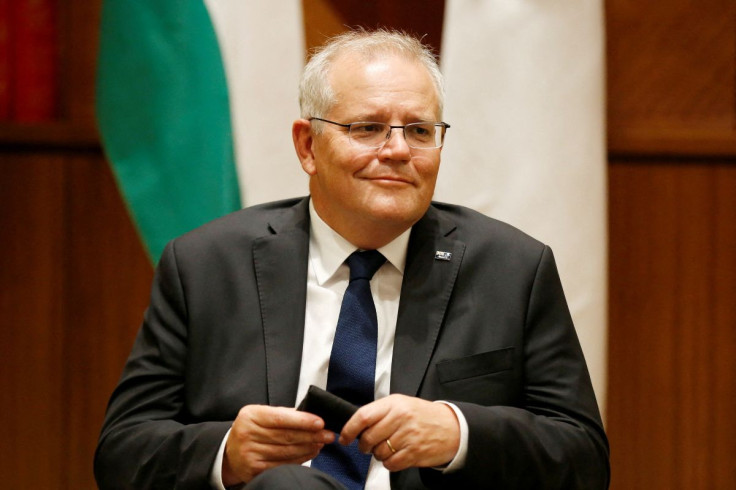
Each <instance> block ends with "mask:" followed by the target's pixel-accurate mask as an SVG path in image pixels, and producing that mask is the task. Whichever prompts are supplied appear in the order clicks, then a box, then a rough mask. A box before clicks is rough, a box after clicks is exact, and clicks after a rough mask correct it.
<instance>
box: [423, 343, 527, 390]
mask: <svg viewBox="0 0 736 490" xmlns="http://www.w3.org/2000/svg"><path fill="white" fill-rule="evenodd" d="M513 362H514V348H513V347H506V348H504V349H498V350H492V351H489V352H483V353H481V354H474V355H472V356H468V357H460V358H458V359H447V360H444V361H440V362H438V363H437V374H438V376H439V380H440V383H443V384H444V383H450V382H452V381H458V380H461V379H468V378H474V377H477V376H484V375H487V374H493V373H498V372H501V371H507V370H509V369H511V368H512V367H513Z"/></svg>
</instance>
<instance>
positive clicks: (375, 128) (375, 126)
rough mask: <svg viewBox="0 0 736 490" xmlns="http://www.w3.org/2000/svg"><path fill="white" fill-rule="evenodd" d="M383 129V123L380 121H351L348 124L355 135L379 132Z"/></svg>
mask: <svg viewBox="0 0 736 490" xmlns="http://www.w3.org/2000/svg"><path fill="white" fill-rule="evenodd" d="M384 131H385V124H381V123H372V122H367V123H353V124H352V125H351V126H350V132H351V133H353V134H355V135H364V136H368V135H374V134H381V133H383V132H384Z"/></svg>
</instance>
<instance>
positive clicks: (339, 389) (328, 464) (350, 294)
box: [312, 250, 386, 490]
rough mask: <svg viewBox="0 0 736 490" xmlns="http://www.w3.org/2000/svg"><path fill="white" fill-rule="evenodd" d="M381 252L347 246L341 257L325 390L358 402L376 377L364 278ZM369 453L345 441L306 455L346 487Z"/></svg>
mask: <svg viewBox="0 0 736 490" xmlns="http://www.w3.org/2000/svg"><path fill="white" fill-rule="evenodd" d="M385 261H386V258H385V257H384V256H383V255H381V253H380V252H378V251H377V250H368V251H365V252H353V253H352V254H351V255H350V257H348V258H347V263H348V266H349V267H350V283H349V284H348V287H347V289H346V290H345V296H343V299H342V306H341V307H340V317H339V318H338V320H337V329H336V330H335V340H334V341H333V343H332V352H331V353H330V366H329V369H328V371H327V391H329V392H330V393H334V394H335V395H337V396H339V397H341V398H344V399H345V400H347V401H349V402H351V403H353V404H355V405H358V406H362V405H365V404H366V403H370V402H372V401H373V398H374V393H375V377H376V345H377V339H378V320H377V319H376V305H375V304H374V303H373V296H371V285H370V280H371V278H372V277H373V274H375V273H376V271H377V270H378V269H379V268H380V267H381V265H383V263H384V262H385ZM370 462H371V455H370V454H363V453H361V452H360V450H358V442H357V441H353V443H352V444H351V445H350V446H343V445H341V444H339V443H334V444H329V445H326V446H325V447H324V448H323V449H322V451H321V452H320V453H319V455H318V456H317V457H316V458H314V459H313V460H312V467H313V468H318V469H320V470H322V471H324V472H326V473H328V474H330V475H332V476H333V477H335V478H337V479H338V480H339V481H340V482H341V483H342V484H343V485H345V486H346V487H347V488H348V489H350V490H353V489H356V490H359V489H362V488H363V487H364V486H365V478H366V475H367V474H368V466H369V465H370Z"/></svg>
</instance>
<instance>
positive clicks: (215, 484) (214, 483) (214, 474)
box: [210, 429, 230, 490]
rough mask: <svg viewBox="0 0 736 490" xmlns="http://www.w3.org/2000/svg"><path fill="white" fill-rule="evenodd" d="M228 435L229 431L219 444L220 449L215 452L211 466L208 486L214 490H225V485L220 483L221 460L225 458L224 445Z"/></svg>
mask: <svg viewBox="0 0 736 490" xmlns="http://www.w3.org/2000/svg"><path fill="white" fill-rule="evenodd" d="M229 435H230V429H228V431H227V433H226V434H225V437H224V438H223V439H222V443H220V449H218V450H217V456H216V457H215V462H214V463H213V464H212V469H211V470H210V486H211V487H212V488H214V489H215V490H226V489H225V485H223V483H222V460H223V458H224V457H225V443H226V442H227V438H228V436H229Z"/></svg>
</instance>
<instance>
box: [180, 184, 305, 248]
mask: <svg viewBox="0 0 736 490" xmlns="http://www.w3.org/2000/svg"><path fill="white" fill-rule="evenodd" d="M308 202H309V200H308V199H307V198H304V197H300V198H293V199H286V200H282V201H274V202H269V203H264V204H259V205H255V206H250V207H247V208H244V209H241V210H238V211H235V212H233V213H230V214H227V215H225V216H223V217H221V218H218V219H215V220H213V221H210V222H208V223H205V224H204V225H202V226H200V227H198V228H195V229H194V230H192V231H190V232H188V233H185V234H184V235H181V236H180V237H177V238H175V239H174V240H172V241H171V242H170V243H169V245H168V246H167V248H175V249H176V251H177V255H179V254H180V253H184V254H187V255H189V254H200V253H204V252H205V251H217V250H221V251H222V250H228V249H230V248H232V247H234V246H242V245H246V244H249V243H251V242H253V241H254V240H256V239H258V238H260V237H262V236H266V235H271V234H274V233H276V232H277V231H279V230H281V229H289V228H295V229H299V230H305V231H306V232H307V233H308V230H309V210H308Z"/></svg>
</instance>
